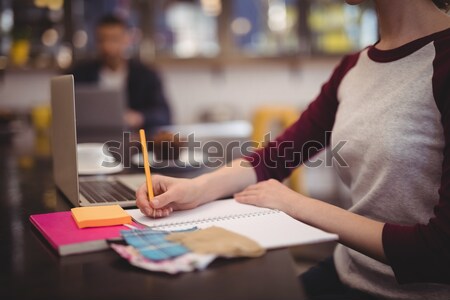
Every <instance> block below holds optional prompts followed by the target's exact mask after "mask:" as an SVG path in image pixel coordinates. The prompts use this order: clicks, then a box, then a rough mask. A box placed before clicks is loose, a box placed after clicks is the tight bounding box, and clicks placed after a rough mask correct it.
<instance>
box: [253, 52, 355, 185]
mask: <svg viewBox="0 0 450 300" xmlns="http://www.w3.org/2000/svg"><path fill="white" fill-rule="evenodd" d="M358 57H359V53H357V54H353V55H349V56H346V57H344V58H343V59H342V61H341V63H340V64H339V65H338V66H337V67H336V68H335V70H334V72H333V74H332V76H331V78H330V79H329V81H328V82H327V83H325V84H324V85H323V86H322V90H321V92H320V94H319V96H318V97H317V98H316V99H315V100H314V101H313V102H312V103H311V104H310V105H309V106H308V108H307V109H306V110H305V111H304V112H303V113H302V115H301V116H300V118H299V119H298V120H297V121H296V122H295V123H294V124H293V125H291V126H290V127H289V128H288V129H286V130H285V131H284V132H283V133H282V134H281V135H280V136H279V137H277V138H276V139H275V140H274V141H271V142H269V143H268V144H267V145H266V146H265V147H264V148H262V149H258V150H257V151H255V152H253V153H252V154H251V155H249V156H247V157H245V159H247V160H248V161H249V162H250V163H251V164H252V166H253V167H254V169H255V172H256V175H257V179H258V181H262V180H267V179H269V178H275V179H278V180H282V179H284V178H286V177H287V176H289V175H290V173H291V172H292V171H293V170H294V169H295V168H296V167H298V166H299V165H300V164H302V163H303V162H306V161H307V160H308V159H310V158H312V156H314V155H315V154H317V153H318V152H319V151H320V150H322V149H323V148H325V147H326V146H328V145H327V143H328V142H329V138H327V137H326V135H327V134H328V132H330V131H331V130H332V128H333V125H334V120H335V115H336V111H337V107H338V100H337V90H338V87H339V84H340V82H341V81H342V79H343V78H344V76H345V74H346V73H347V72H348V71H349V70H350V69H351V68H352V67H353V66H354V65H355V64H356V62H357V61H358Z"/></svg>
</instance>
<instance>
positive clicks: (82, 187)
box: [51, 75, 145, 207]
mask: <svg viewBox="0 0 450 300" xmlns="http://www.w3.org/2000/svg"><path fill="white" fill-rule="evenodd" d="M51 107H52V131H51V141H52V143H51V144H52V152H53V176H54V178H55V184H56V186H57V187H58V189H59V190H60V191H61V192H62V193H63V194H64V195H65V196H66V197H67V198H68V199H69V201H70V202H71V203H72V204H73V205H74V206H97V205H111V204H118V205H120V206H122V207H130V206H136V196H135V191H136V189H137V188H138V187H139V186H140V185H141V184H142V183H143V182H145V175H144V174H136V175H133V174H129V175H115V176H78V166H77V130H76V113H75V89H74V79H73V75H64V76H58V77H55V78H53V79H52V80H51Z"/></svg>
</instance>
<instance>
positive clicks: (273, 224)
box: [127, 199, 338, 249]
mask: <svg viewBox="0 0 450 300" xmlns="http://www.w3.org/2000/svg"><path fill="white" fill-rule="evenodd" d="M127 212H128V213H129V214H130V215H131V217H132V218H133V219H134V220H135V221H136V222H138V223H140V224H143V225H145V226H148V227H150V228H153V229H160V230H179V229H186V228H191V227H194V226H197V227H199V228H207V227H210V226H213V225H214V226H219V227H223V228H225V229H228V230H230V231H233V232H236V233H239V234H242V235H244V236H247V237H249V238H251V239H253V240H254V241H256V242H258V243H259V244H260V245H261V246H262V247H264V248H266V249H274V248H283V247H290V246H296V245H302V244H310V243H317V242H325V241H332V240H337V238H338V236H337V235H336V234H331V233H327V232H325V231H322V230H320V229H317V228H314V227H312V226H309V225H307V224H305V223H302V222H300V221H297V220H296V219H294V218H292V217H290V216H289V215H287V214H285V213H283V212H281V211H278V210H273V209H268V208H261V207H256V206H252V205H246V204H241V203H238V202H236V201H235V200H234V199H227V200H218V201H214V202H210V203H207V204H204V205H202V206H199V207H197V208H195V209H192V210H185V211H175V212H173V213H172V214H171V215H170V216H169V217H167V218H161V219H151V218H148V217H146V216H145V215H143V214H142V213H141V212H140V210H139V209H130V210H127Z"/></svg>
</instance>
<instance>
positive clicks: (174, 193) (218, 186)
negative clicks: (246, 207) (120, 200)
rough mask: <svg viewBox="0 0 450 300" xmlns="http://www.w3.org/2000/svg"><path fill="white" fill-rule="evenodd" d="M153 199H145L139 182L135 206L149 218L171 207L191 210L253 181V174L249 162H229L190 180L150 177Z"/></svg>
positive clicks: (169, 210) (143, 187) (161, 213)
mask: <svg viewBox="0 0 450 300" xmlns="http://www.w3.org/2000/svg"><path fill="white" fill-rule="evenodd" d="M152 183H153V191H154V193H155V195H156V196H155V198H154V199H153V200H152V201H149V200H148V196H147V187H146V185H145V184H143V185H142V186H141V187H140V188H139V189H138V191H137V192H136V199H137V200H136V205H137V206H138V207H139V208H140V209H141V211H142V213H144V214H145V215H147V216H151V217H165V216H168V215H169V214H170V213H171V212H172V211H173V210H183V209H191V208H194V207H197V206H199V205H202V204H204V203H207V202H210V201H213V200H216V199H219V198H222V197H227V196H231V195H233V194H234V193H236V192H239V191H241V190H243V189H244V188H245V187H247V186H249V185H251V184H254V183H256V174H255V171H254V169H253V167H252V166H251V165H250V163H249V162H247V161H246V160H242V159H237V160H234V161H232V162H231V163H230V164H228V165H226V166H223V167H222V168H220V169H218V170H217V171H214V172H211V173H208V174H205V175H202V176H199V177H196V178H194V179H182V178H172V177H167V176H160V175H154V176H152Z"/></svg>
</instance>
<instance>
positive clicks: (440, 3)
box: [433, 0, 450, 11]
mask: <svg viewBox="0 0 450 300" xmlns="http://www.w3.org/2000/svg"><path fill="white" fill-rule="evenodd" d="M433 2H434V4H435V5H436V6H437V7H439V8H441V9H445V10H446V11H448V10H449V8H450V1H449V0H433Z"/></svg>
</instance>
